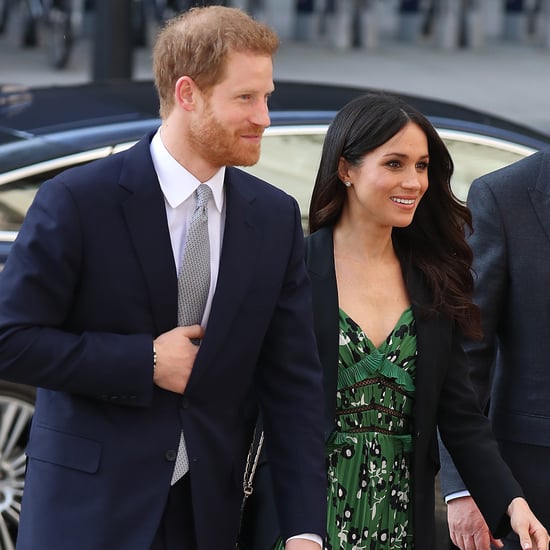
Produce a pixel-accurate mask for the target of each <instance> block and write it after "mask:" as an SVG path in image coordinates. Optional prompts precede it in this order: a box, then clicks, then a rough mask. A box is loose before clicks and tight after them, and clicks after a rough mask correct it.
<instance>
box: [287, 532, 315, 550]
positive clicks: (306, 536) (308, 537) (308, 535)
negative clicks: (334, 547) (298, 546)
mask: <svg viewBox="0 0 550 550" xmlns="http://www.w3.org/2000/svg"><path fill="white" fill-rule="evenodd" d="M292 539H305V540H310V541H312V542H316V543H317V544H318V545H319V548H322V547H323V539H322V538H321V537H320V536H319V535H314V534H313V533H304V534H303V535H296V536H294V537H290V538H289V539H287V542H288V541H289V540H292Z"/></svg>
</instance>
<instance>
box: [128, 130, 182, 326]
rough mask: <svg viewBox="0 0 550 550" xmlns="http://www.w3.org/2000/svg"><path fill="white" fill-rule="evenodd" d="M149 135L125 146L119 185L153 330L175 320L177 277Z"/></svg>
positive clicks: (172, 323) (175, 321) (174, 324)
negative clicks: (127, 147) (132, 144)
mask: <svg viewBox="0 0 550 550" xmlns="http://www.w3.org/2000/svg"><path fill="white" fill-rule="evenodd" d="M151 137H152V136H149V137H148V138H144V139H142V140H141V141H140V142H139V143H138V144H136V145H135V146H134V147H132V148H131V149H130V150H128V151H127V152H126V153H122V154H125V155H126V159H125V162H124V165H123V169H122V172H121V175H120V185H121V186H122V187H124V188H125V189H126V190H127V191H128V192H129V193H128V195H127V197H126V198H125V200H123V201H122V205H121V206H122V212H123V216H124V217H125V219H126V223H127V226H128V232H129V234H130V239H131V241H132V244H133V247H134V250H135V253H136V255H137V258H138V261H139V263H140V265H141V269H142V272H143V277H144V279H145V282H146V285H147V287H148V289H149V296H150V303H151V310H152V312H153V322H154V325H155V331H156V334H160V333H162V332H165V331H167V330H170V329H172V328H174V327H175V326H176V323H177V279H176V267H175V265H174V256H173V252H172V247H171V241H170V233H169V231H168V224H167V221H166V208H165V205H164V197H163V194H162V191H161V189H160V186H159V183H158V179H157V175H156V172H155V170H154V167H153V163H152V161H151V155H150V152H149V144H150V140H151Z"/></svg>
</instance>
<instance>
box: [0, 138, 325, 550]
mask: <svg viewBox="0 0 550 550" xmlns="http://www.w3.org/2000/svg"><path fill="white" fill-rule="evenodd" d="M151 137H152V136H148V137H147V138H144V139H143V140H142V141H140V142H139V143H138V144H137V145H135V146H134V147H133V148H131V149H130V150H128V151H126V152H123V153H120V154H117V155H113V156H112V157H110V158H107V159H104V160H101V161H98V162H95V163H91V164H89V165H86V166H83V167H79V168H76V169H73V170H69V171H66V172H64V173H62V174H61V175H59V176H57V177H56V178H54V179H53V180H51V181H49V182H47V183H45V184H44V185H43V186H42V187H41V189H40V191H39V192H38V194H37V196H36V199H35V201H34V203H33V205H32V206H31V208H30V210H29V212H28V215H27V217H26V220H25V222H24V224H23V227H22V229H21V231H20V234H19V236H18V239H17V241H16V243H15V244H14V247H13V249H12V252H11V254H10V257H9V259H8V262H7V264H6V267H5V269H4V272H3V273H2V275H1V280H0V356H1V357H2V360H1V362H0V376H2V377H3V378H6V379H8V380H11V381H14V382H19V383H24V384H30V385H34V386H37V387H38V391H37V400H36V411H35V415H34V418H33V421H32V428H31V433H30V439H29V443H28V449H27V454H28V469H27V477H26V486H25V494H24V498H23V511H22V515H21V523H20V533H19V540H18V548H19V549H21V550H27V549H28V550H31V549H32V550H34V549H36V548H60V549H63V548H71V549H73V548H79V549H80V550H86V549H89V550H97V549H98V548H101V549H113V550H115V549H116V550H124V549H126V550H139V549H144V550H145V549H148V548H149V545H150V543H151V540H152V538H153V535H154V533H155V531H156V529H157V527H158V524H159V521H160V517H161V514H162V512H163V507H164V504H165V500H166V496H167V493H168V490H169V487H170V478H171V474H172V470H173V467H174V462H173V460H174V457H175V449H176V448H177V444H178V440H179V434H180V431H181V429H182V426H183V429H184V431H185V436H186V442H187V448H188V454H189V459H190V464H191V466H190V475H191V486H192V498H193V506H194V516H195V522H196V531H197V539H198V546H199V549H204V550H212V549H214V548H215V549H216V550H226V549H227V550H229V549H231V550H233V548H234V540H235V538H236V534H237V529H238V523H239V521H238V520H239V507H240V502H241V497H242V474H243V469H244V462H245V458H246V454H247V449H248V445H249V442H250V439H251V431H252V428H253V424H254V419H255V413H256V403H259V406H260V408H261V410H262V413H263V418H264V427H265V433H266V445H267V448H268V450H269V454H270V456H272V457H273V465H274V466H273V476H274V481H275V488H276V495H277V501H278V503H279V512H280V520H281V524H282V526H283V533H284V534H285V536H288V535H292V534H296V533H300V532H318V533H322V532H324V527H325V525H324V522H325V509H324V508H325V500H326V481H325V470H324V459H323V435H322V427H321V421H320V419H321V417H322V382H321V372H320V365H319V360H318V355H317V351H316V347H315V341H314V335H313V329H312V326H313V323H312V315H311V297H310V288H309V282H308V278H307V274H306V270H305V266H304V260H303V235H302V231H301V225H300V214H299V210H298V207H297V204H296V202H295V201H294V200H293V199H292V198H290V197H289V196H288V195H286V194H284V193H283V192H281V191H279V190H277V189H275V188H274V187H272V186H269V185H268V184H266V183H265V182H262V181H260V180H258V179H257V178H254V177H252V176H250V175H248V174H245V173H244V172H242V171H240V170H237V169H235V168H228V169H227V171H226V178H225V192H226V208H227V210H226V224H225V232H224V240H223V246H222V253H221V260H220V269H219V278H218V282H217V287H216V291H215V295H214V299H213V304H212V309H211V313H210V318H209V322H208V327H207V330H206V334H205V337H204V340H203V342H202V344H201V347H200V351H199V354H198V356H197V360H196V362H195V366H194V369H193V372H192V375H191V378H190V380H189V383H188V387H187V389H186V391H185V394H184V395H183V396H181V395H177V394H175V393H172V392H168V391H164V390H162V389H160V388H158V387H156V386H154V384H153V382H152V378H153V364H152V361H153V358H152V339H153V338H154V337H156V336H157V335H159V334H160V333H163V332H165V331H167V330H170V329H172V328H173V327H175V326H176V319H177V300H176V296H177V283H176V268H175V265H174V260H173V255H172V249H171V245H170V236H169V232H168V227H167V223H166V213H165V205H164V198H163V194H162V192H161V190H160V187H159V184H158V180H157V177H156V174H155V172H154V168H153V165H152V161H151V157H150V153H149V144H150V139H151ZM298 448H299V449H304V452H303V453H298V452H297V449H298Z"/></svg>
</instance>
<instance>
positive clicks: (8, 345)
mask: <svg viewBox="0 0 550 550" xmlns="http://www.w3.org/2000/svg"><path fill="white" fill-rule="evenodd" d="M81 215H82V213H81V212H80V213H79V211H78V207H77V205H76V203H75V201H74V200H73V199H72V196H71V192H70V191H69V189H68V188H67V186H66V185H64V184H63V180H62V179H60V178H59V177H58V178H56V179H54V180H51V181H50V182H47V183H45V184H43V186H42V187H41V189H40V191H39V192H38V194H37V196H36V198H35V200H34V202H33V204H32V206H31V208H30V209H29V212H28V214H27V216H26V219H25V222H24V223H23V226H22V228H21V231H20V233H19V235H18V238H17V240H16V242H15V243H14V245H13V248H12V250H11V252H10V255H9V258H8V261H7V263H6V266H5V269H4V271H3V272H2V274H1V280H0V288H1V291H0V355H1V356H2V361H1V364H0V376H2V377H3V378H5V379H7V380H10V381H12V382H16V383H22V384H27V385H31V386H40V387H43V388H48V389H52V390H58V391H65V392H70V393H77V394H82V395H86V396H89V397H93V398H97V399H100V400H105V401H109V402H115V401H116V402H117V403H118V404H129V405H130V404H131V405H133V406H146V405H148V404H149V402H150V399H151V396H152V386H153V385H152V337H151V335H147V334H116V333H110V332H101V331H97V332H94V331H87V330H78V329H76V328H75V327H74V326H73V325H71V324H70V323H68V321H67V319H68V318H69V317H70V315H71V312H72V309H73V307H74V304H75V302H76V301H77V300H78V298H79V285H80V284H81V281H82V280H81V277H82V274H83V272H84V267H83V266H84V264H85V262H86V250H85V246H84V243H83V240H82V238H81V235H82V231H81V226H80V216H81ZM97 223H100V219H98V220H97Z"/></svg>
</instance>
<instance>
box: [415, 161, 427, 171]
mask: <svg viewBox="0 0 550 550" xmlns="http://www.w3.org/2000/svg"><path fill="white" fill-rule="evenodd" d="M428 166H429V164H428V163H427V162H419V163H418V164H417V165H416V167H417V168H418V169H419V170H427V169H428Z"/></svg>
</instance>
